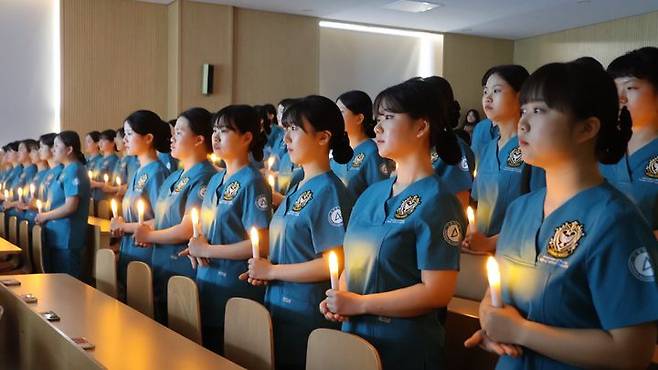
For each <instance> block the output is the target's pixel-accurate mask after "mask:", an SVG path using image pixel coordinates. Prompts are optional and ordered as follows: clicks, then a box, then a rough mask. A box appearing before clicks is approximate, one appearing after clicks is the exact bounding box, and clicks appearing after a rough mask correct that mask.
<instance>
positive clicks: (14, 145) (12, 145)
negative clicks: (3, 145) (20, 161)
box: [7, 141, 19, 152]
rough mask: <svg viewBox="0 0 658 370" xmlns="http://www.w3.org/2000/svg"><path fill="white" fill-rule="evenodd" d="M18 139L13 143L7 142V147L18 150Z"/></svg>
mask: <svg viewBox="0 0 658 370" xmlns="http://www.w3.org/2000/svg"><path fill="white" fill-rule="evenodd" d="M18 144H19V142H18V141H12V142H11V143H9V144H7V148H8V149H9V150H11V151H12V152H17V151H18Z"/></svg>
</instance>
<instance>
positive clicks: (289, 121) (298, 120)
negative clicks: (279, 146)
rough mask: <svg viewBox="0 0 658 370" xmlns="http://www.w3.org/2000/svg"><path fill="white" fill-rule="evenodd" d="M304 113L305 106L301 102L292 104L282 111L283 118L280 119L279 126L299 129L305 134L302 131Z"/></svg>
mask: <svg viewBox="0 0 658 370" xmlns="http://www.w3.org/2000/svg"><path fill="white" fill-rule="evenodd" d="M304 111H305V106H304V102H303V101H298V102H295V103H293V104H292V105H291V106H289V107H288V108H286V109H285V110H284V111H283V116H282V117H281V125H283V127H285V128H288V127H291V126H295V127H299V128H301V129H302V130H304V132H306V130H305V129H304V118H306V115H305V114H304Z"/></svg>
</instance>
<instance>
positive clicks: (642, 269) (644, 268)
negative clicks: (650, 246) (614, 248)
mask: <svg viewBox="0 0 658 370" xmlns="http://www.w3.org/2000/svg"><path fill="white" fill-rule="evenodd" d="M628 269H629V270H630V271H631V273H632V274H633V276H635V277H636V278H637V279H638V280H641V281H645V282H648V283H650V282H654V281H656V275H655V273H654V268H653V264H652V263H651V258H650V257H649V252H648V251H647V248H645V247H640V248H638V249H636V250H634V251H633V252H631V255H630V256H629V257H628Z"/></svg>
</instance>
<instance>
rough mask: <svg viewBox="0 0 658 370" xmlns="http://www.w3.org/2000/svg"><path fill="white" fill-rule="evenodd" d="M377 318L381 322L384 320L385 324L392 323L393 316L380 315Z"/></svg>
mask: <svg viewBox="0 0 658 370" xmlns="http://www.w3.org/2000/svg"><path fill="white" fill-rule="evenodd" d="M377 320H378V321H380V322H383V323H384V324H390V323H391V318H390V317H385V316H378V317H377Z"/></svg>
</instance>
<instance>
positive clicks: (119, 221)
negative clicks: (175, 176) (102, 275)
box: [110, 110, 171, 286]
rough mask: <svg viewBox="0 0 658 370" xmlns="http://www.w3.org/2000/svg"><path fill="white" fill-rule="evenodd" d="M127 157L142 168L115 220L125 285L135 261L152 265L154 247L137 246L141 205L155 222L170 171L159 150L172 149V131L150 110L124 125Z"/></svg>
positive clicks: (129, 185)
mask: <svg viewBox="0 0 658 370" xmlns="http://www.w3.org/2000/svg"><path fill="white" fill-rule="evenodd" d="M123 130H124V134H125V136H124V141H125V146H126V148H125V151H126V156H128V157H133V158H137V163H138V164H139V168H138V169H137V171H135V172H134V173H133V174H132V175H131V177H130V178H129V180H128V181H127V183H126V185H127V188H126V194H125V195H124V196H123V201H122V204H121V209H122V211H123V214H122V215H121V216H119V217H116V218H112V222H111V227H110V231H111V232H112V235H113V236H116V237H119V236H120V237H121V244H120V248H119V268H118V274H117V275H118V276H117V277H118V280H119V282H120V283H121V285H122V286H125V282H126V270H127V268H128V264H129V263H130V262H132V261H141V262H145V263H147V264H149V265H150V264H151V255H152V254H153V251H152V250H151V248H143V247H139V246H137V245H135V240H134V238H133V235H132V234H133V233H134V232H135V229H136V228H137V227H138V226H139V223H138V222H139V211H138V203H139V202H140V201H142V202H144V206H145V207H144V221H147V222H151V220H153V217H154V209H155V205H156V203H157V200H158V191H159V190H160V188H161V187H162V184H163V183H164V181H165V179H166V178H167V177H168V176H169V170H168V169H167V168H166V167H165V166H164V164H162V162H160V161H159V160H158V155H157V151H161V150H168V149H167V148H166V147H168V146H169V141H170V139H171V132H170V131H169V129H168V128H167V127H165V126H164V125H163V124H162V120H161V119H160V117H159V116H158V115H157V114H155V113H153V112H151V111H148V110H138V111H136V112H134V113H132V114H131V115H130V116H128V118H126V120H125V122H124V127H123Z"/></svg>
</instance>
